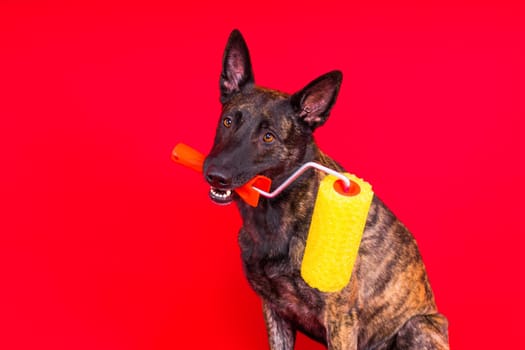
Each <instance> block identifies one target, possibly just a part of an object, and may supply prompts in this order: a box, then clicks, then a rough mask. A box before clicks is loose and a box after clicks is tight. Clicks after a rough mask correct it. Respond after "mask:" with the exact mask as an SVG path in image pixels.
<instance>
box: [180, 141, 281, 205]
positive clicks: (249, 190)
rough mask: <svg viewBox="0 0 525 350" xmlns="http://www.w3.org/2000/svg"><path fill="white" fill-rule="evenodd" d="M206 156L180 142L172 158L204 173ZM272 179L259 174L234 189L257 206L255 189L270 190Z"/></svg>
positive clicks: (250, 203)
mask: <svg viewBox="0 0 525 350" xmlns="http://www.w3.org/2000/svg"><path fill="white" fill-rule="evenodd" d="M205 158H206V157H205V156H204V154H202V153H200V152H199V151H197V150H195V149H193V148H191V147H190V146H188V145H185V144H183V143H179V144H177V145H176V146H175V148H174V149H173V151H172V152H171V160H173V161H174V162H175V163H177V164H180V165H184V166H186V167H188V168H191V169H193V170H195V171H197V172H199V173H202V167H203V165H204V159H205ZM271 185H272V180H270V179H269V178H267V177H266V176H262V175H257V176H256V177H254V178H253V179H251V180H250V181H248V182H247V183H246V184H244V185H243V186H241V187H237V188H236V189H235V190H234V191H235V192H236V193H237V194H238V195H239V197H241V198H242V200H244V201H245V202H246V203H247V204H249V205H251V206H252V207H256V206H257V204H258V203H259V196H260V194H259V192H257V191H256V190H254V189H253V187H257V188H259V189H261V190H263V191H266V192H268V191H270V187H271Z"/></svg>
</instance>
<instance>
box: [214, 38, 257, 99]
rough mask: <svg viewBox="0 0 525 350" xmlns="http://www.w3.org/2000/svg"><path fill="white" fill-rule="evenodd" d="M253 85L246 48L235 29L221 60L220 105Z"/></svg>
mask: <svg viewBox="0 0 525 350" xmlns="http://www.w3.org/2000/svg"><path fill="white" fill-rule="evenodd" d="M253 84H254V79H253V73H252V64H251V62H250V54H249V52H248V46H247V45H246V42H245V41H244V38H243V37H242V35H241V32H239V31H238V30H237V29H234V30H233V31H232V32H231V34H230V37H229V38H228V43H227V44H226V49H225V50H224V56H223V58H222V72H221V79H220V88H221V103H226V102H228V100H229V99H230V98H231V97H232V96H233V95H235V94H236V93H238V92H241V91H242V90H243V89H245V88H248V87H252V86H253Z"/></svg>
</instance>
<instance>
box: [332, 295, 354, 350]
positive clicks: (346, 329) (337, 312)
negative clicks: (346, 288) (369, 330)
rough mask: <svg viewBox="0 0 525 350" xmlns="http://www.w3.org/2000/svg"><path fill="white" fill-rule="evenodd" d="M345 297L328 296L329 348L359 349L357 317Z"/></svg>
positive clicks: (339, 349) (335, 349)
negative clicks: (349, 307) (347, 306)
mask: <svg viewBox="0 0 525 350" xmlns="http://www.w3.org/2000/svg"><path fill="white" fill-rule="evenodd" d="M346 305H347V304H346V303H345V301H344V299H341V298H338V297H334V296H332V297H328V298H327V303H326V309H325V325H326V337H327V339H326V343H327V344H328V350H357V330H358V325H357V317H356V315H355V312H354V311H353V310H351V309H350V310H348V309H347V308H346Z"/></svg>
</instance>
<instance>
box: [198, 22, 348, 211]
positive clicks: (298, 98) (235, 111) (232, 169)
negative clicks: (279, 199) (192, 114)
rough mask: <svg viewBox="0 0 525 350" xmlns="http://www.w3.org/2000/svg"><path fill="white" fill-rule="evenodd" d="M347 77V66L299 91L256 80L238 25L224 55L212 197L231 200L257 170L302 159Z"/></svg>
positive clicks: (288, 166)
mask: <svg viewBox="0 0 525 350" xmlns="http://www.w3.org/2000/svg"><path fill="white" fill-rule="evenodd" d="M341 80H342V74H341V72H339V71H332V72H330V73H327V74H325V75H322V76H321V77H319V78H317V79H315V80H314V81H312V82H311V83H310V84H308V85H307V86H306V87H305V88H303V89H302V90H300V91H299V92H297V93H295V94H293V95H289V94H285V93H282V92H279V91H276V90H269V89H266V88H262V87H259V86H256V85H255V82H254V77H253V72H252V66H251V62H250V56H249V53H248V47H247V46H246V42H245V41H244V39H243V37H242V35H241V33H240V32H239V31H238V30H234V31H233V32H232V33H231V34H230V37H229V39H228V43H227V45H226V49H225V52H224V56H223V65H222V72H221V77H220V92H221V96H220V99H221V103H222V113H221V117H220V119H219V124H218V127H217V132H216V136H215V143H214V145H213V148H212V150H211V152H210V154H209V155H208V156H207V158H206V161H205V163H204V176H205V178H206V180H207V181H208V182H209V184H210V186H211V190H210V197H211V199H212V200H213V201H215V202H216V203H219V204H228V203H230V202H231V201H232V200H233V196H234V194H233V191H232V190H233V189H235V188H237V187H239V186H242V185H243V184H245V183H246V182H247V181H249V180H250V179H251V178H253V177H254V176H256V175H265V176H267V177H269V178H271V179H275V178H277V177H278V176H279V175H282V174H285V173H288V172H290V171H292V170H294V169H295V168H297V167H298V166H299V165H301V164H302V163H303V162H304V159H305V156H306V152H307V149H308V146H309V145H310V144H312V143H313V138H312V133H313V131H314V130H315V129H316V128H317V127H319V126H321V125H323V124H324V123H325V121H326V120H327V118H328V115H329V112H330V109H331V108H332V106H333V104H334V103H335V100H336V97H337V94H338V91H339V86H340V85H341Z"/></svg>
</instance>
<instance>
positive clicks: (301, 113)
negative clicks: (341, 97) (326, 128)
mask: <svg viewBox="0 0 525 350" xmlns="http://www.w3.org/2000/svg"><path fill="white" fill-rule="evenodd" d="M342 80H343V74H342V73H341V72H340V71H338V70H334V71H332V72H330V73H326V74H325V75H322V76H320V77H319V78H317V79H315V80H314V81H312V82H311V83H310V84H308V85H307V86H306V87H305V88H304V89H302V90H301V91H299V92H297V93H295V94H294V95H292V97H291V103H292V107H293V108H294V110H295V112H296V113H297V116H298V118H299V119H301V120H302V121H303V122H304V123H306V124H308V125H309V126H310V127H311V128H312V130H314V129H315V128H317V127H319V126H321V125H323V124H324V123H325V122H326V120H327V119H328V115H329V114H330V109H332V106H333V105H334V103H335V100H336V98H337V94H338V93H339V87H340V86H341V81H342Z"/></svg>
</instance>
